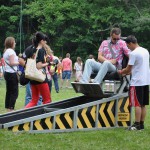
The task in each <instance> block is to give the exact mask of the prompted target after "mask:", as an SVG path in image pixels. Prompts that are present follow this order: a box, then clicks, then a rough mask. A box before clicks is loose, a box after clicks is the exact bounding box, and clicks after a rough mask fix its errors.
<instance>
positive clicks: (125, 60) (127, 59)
mask: <svg viewBox="0 0 150 150" xmlns="http://www.w3.org/2000/svg"><path fill="white" fill-rule="evenodd" d="M128 61H129V57H127V56H126V55H125V54H123V60H122V69H123V68H126V66H127V65H128Z"/></svg>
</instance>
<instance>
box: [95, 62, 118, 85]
mask: <svg viewBox="0 0 150 150" xmlns="http://www.w3.org/2000/svg"><path fill="white" fill-rule="evenodd" d="M113 71H116V67H115V66H114V65H113V64H112V63H111V62H109V61H104V62H103V63H102V65H101V67H100V69H99V72H98V74H97V76H96V77H95V79H94V81H93V82H94V83H99V84H100V83H101V82H102V81H103V79H104V77H105V75H106V74H107V72H113Z"/></svg>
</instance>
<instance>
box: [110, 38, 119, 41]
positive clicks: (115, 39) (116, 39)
mask: <svg viewBox="0 0 150 150" xmlns="http://www.w3.org/2000/svg"><path fill="white" fill-rule="evenodd" d="M112 39H113V40H114V41H118V40H120V39H119V38H112Z"/></svg>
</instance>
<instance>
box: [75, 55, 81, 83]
mask: <svg viewBox="0 0 150 150" xmlns="http://www.w3.org/2000/svg"><path fill="white" fill-rule="evenodd" d="M74 70H75V78H76V80H80V78H81V77H82V71H83V62H82V59H81V57H77V61H76V62H75V64H74Z"/></svg>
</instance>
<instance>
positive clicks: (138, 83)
mask: <svg viewBox="0 0 150 150" xmlns="http://www.w3.org/2000/svg"><path fill="white" fill-rule="evenodd" d="M125 41H126V43H127V46H128V48H129V49H131V50H132V52H131V53H130V55H129V62H128V66H127V67H126V68H125V69H123V70H119V71H118V72H119V73H120V74H129V73H131V81H130V90H129V99H130V106H134V107H135V122H134V124H133V125H132V126H131V127H129V130H141V129H144V120H145V116H146V107H145V105H149V84H150V78H149V77H150V68H149V52H148V50H147V49H145V48H143V47H140V46H139V45H138V43H137V39H136V38H135V36H133V35H130V36H128V37H127V38H126V39H125Z"/></svg>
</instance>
